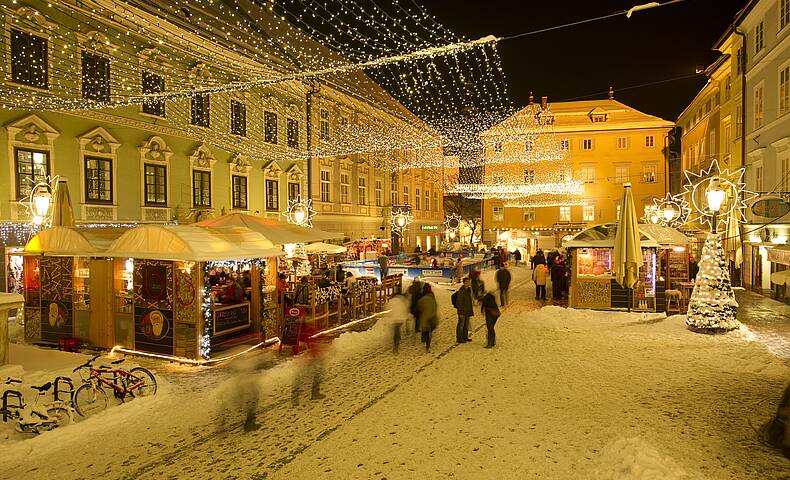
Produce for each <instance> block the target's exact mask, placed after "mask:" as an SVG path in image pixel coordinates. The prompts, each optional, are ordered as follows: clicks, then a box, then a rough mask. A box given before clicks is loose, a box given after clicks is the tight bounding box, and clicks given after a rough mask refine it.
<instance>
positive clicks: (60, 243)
mask: <svg viewBox="0 0 790 480" xmlns="http://www.w3.org/2000/svg"><path fill="white" fill-rule="evenodd" d="M127 231H128V229H126V228H78V227H60V226H58V227H50V228H47V229H45V230H42V231H40V232H38V233H37V234H36V235H34V236H33V238H31V239H30V241H28V242H27V244H26V245H25V249H24V251H23V252H22V253H23V254H26V255H46V256H55V257H58V256H60V257H72V256H73V257H95V256H104V253H105V252H106V251H107V249H108V248H109V247H110V244H112V242H113V241H115V240H116V239H117V238H119V237H120V236H121V235H123V234H124V233H125V232H127Z"/></svg>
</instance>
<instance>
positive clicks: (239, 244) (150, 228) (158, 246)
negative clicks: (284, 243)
mask: <svg viewBox="0 0 790 480" xmlns="http://www.w3.org/2000/svg"><path fill="white" fill-rule="evenodd" d="M280 255H283V252H282V250H281V249H280V248H277V247H275V246H274V244H273V243H272V242H271V241H269V240H267V239H266V238H264V237H263V236H261V235H260V234H258V233H256V232H254V231H252V230H250V229H248V228H244V227H220V228H207V227H196V226H193V225H142V226H139V227H136V228H133V229H131V230H129V231H128V232H126V233H124V234H123V235H122V236H120V237H119V238H118V239H117V240H115V241H114V242H113V243H112V245H110V247H109V249H108V251H107V252H106V256H108V257H127V258H146V259H151V260H177V261H197V262H205V261H220V260H241V259H246V258H268V257H276V256H280Z"/></svg>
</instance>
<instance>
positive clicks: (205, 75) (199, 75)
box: [189, 62, 211, 82]
mask: <svg viewBox="0 0 790 480" xmlns="http://www.w3.org/2000/svg"><path fill="white" fill-rule="evenodd" d="M189 78H190V79H191V80H193V81H195V82H201V81H207V80H211V70H209V67H208V65H206V64H205V63H203V62H198V63H196V64H195V65H194V66H192V68H190V69H189Z"/></svg>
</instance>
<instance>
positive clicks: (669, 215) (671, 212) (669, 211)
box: [663, 206, 677, 222]
mask: <svg viewBox="0 0 790 480" xmlns="http://www.w3.org/2000/svg"><path fill="white" fill-rule="evenodd" d="M663 213H664V220H666V221H667V222H672V220H674V219H675V215H676V213H677V212H675V209H674V208H672V207H671V206H668V207H664V212H663Z"/></svg>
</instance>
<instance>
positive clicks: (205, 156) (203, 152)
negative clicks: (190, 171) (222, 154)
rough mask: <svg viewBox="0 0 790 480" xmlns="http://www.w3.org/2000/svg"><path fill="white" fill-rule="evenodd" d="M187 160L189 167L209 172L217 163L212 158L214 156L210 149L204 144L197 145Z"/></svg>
mask: <svg viewBox="0 0 790 480" xmlns="http://www.w3.org/2000/svg"><path fill="white" fill-rule="evenodd" d="M187 158H188V159H189V165H190V166H191V167H192V168H196V169H202V170H211V169H212V168H214V164H215V163H217V159H216V158H214V154H213V153H211V149H210V148H208V145H206V144H205V143H201V144H200V145H198V147H197V148H196V149H195V151H194V152H192V154H191V155H189V157H187Z"/></svg>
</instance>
